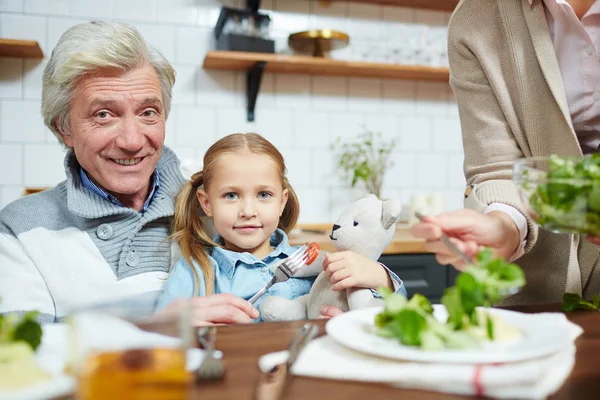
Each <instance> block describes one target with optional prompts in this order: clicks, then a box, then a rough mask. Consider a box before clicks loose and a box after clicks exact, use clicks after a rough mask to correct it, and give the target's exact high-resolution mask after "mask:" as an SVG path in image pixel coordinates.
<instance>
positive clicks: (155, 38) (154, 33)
mask: <svg viewBox="0 0 600 400" xmlns="http://www.w3.org/2000/svg"><path fill="white" fill-rule="evenodd" d="M135 27H136V28H137V29H138V30H139V32H140V33H141V34H142V36H143V37H144V39H146V42H148V43H149V44H150V45H152V46H153V47H155V48H157V49H158V50H159V51H160V52H161V53H162V54H163V56H165V58H166V59H167V60H169V62H170V63H171V64H173V63H174V62H175V32H176V29H175V27H174V26H164V25H155V24H135Z"/></svg>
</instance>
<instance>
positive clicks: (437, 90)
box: [417, 82, 450, 116]
mask: <svg viewBox="0 0 600 400" xmlns="http://www.w3.org/2000/svg"><path fill="white" fill-rule="evenodd" d="M449 90H450V87H449V86H448V84H447V83H444V82H439V83H438V82H417V114H419V115H429V116H439V115H447V114H448V101H449Z"/></svg>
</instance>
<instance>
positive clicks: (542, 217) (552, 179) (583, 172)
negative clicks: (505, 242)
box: [513, 154, 600, 236]
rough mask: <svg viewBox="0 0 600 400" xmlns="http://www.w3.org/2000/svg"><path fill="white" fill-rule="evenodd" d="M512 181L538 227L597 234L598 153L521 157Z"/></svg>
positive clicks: (599, 226) (599, 217)
mask: <svg viewBox="0 0 600 400" xmlns="http://www.w3.org/2000/svg"><path fill="white" fill-rule="evenodd" d="M513 182H514V183H515V184H516V186H517V188H518V190H519V194H520V196H521V199H522V200H523V202H524V204H525V207H526V211H527V213H528V214H529V216H530V217H531V218H532V219H533V220H534V221H535V222H536V223H537V224H538V225H539V226H540V227H542V228H544V229H547V230H550V231H552V232H564V233H578V234H581V235H590V236H600V154H595V155H591V156H589V155H588V156H584V157H560V156H556V155H552V156H548V157H530V158H524V159H521V160H518V161H517V162H516V163H515V165H514V167H513Z"/></svg>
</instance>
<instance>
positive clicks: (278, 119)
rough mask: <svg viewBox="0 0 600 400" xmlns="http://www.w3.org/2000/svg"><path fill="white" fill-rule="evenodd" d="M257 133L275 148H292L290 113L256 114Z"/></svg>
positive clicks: (267, 112)
mask: <svg viewBox="0 0 600 400" xmlns="http://www.w3.org/2000/svg"><path fill="white" fill-rule="evenodd" d="M256 126H257V128H258V131H257V133H259V134H261V135H262V136H264V137H265V138H266V139H267V140H268V141H270V142H271V143H273V145H274V146H275V147H277V148H286V147H292V143H293V141H292V113H291V111H288V110H263V109H260V110H259V112H258V113H257V114H256Z"/></svg>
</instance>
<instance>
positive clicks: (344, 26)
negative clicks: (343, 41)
mask: <svg viewBox="0 0 600 400" xmlns="http://www.w3.org/2000/svg"><path fill="white" fill-rule="evenodd" d="M312 7H313V13H312V18H311V20H310V21H309V25H310V28H311V29H325V28H327V29H334V30H338V31H342V32H348V27H349V22H348V18H347V17H348V3H347V2H341V1H340V2H337V1H336V2H322V1H313V2H312Z"/></svg>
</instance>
